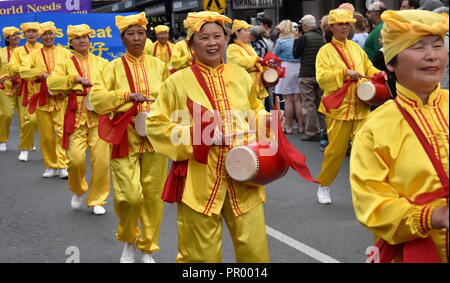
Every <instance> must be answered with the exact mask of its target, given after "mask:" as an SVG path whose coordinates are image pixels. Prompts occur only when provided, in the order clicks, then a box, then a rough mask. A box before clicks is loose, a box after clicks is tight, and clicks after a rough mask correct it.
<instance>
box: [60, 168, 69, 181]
mask: <svg viewBox="0 0 450 283" xmlns="http://www.w3.org/2000/svg"><path fill="white" fill-rule="evenodd" d="M58 175H59V177H60V178H61V179H67V178H68V177H69V172H67V168H63V169H58Z"/></svg>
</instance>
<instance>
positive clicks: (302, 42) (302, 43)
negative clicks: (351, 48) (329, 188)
mask: <svg viewBox="0 0 450 283" xmlns="http://www.w3.org/2000/svg"><path fill="white" fill-rule="evenodd" d="M300 23H301V26H302V30H303V35H302V36H301V37H300V38H299V39H297V40H295V42H294V48H293V56H294V58H300V60H301V61H300V62H301V68H300V73H299V78H298V82H299V87H300V95H301V97H302V103H303V108H304V109H305V110H306V113H305V115H304V117H305V135H304V136H303V137H302V140H303V141H313V140H323V141H322V142H321V145H322V144H323V145H325V140H326V138H325V133H326V125H325V116H323V115H322V114H320V113H318V112H317V110H318V108H319V104H320V100H321V99H322V95H323V90H322V89H321V88H320V87H319V84H318V83H317V80H316V57H317V53H318V52H319V50H320V48H321V47H322V46H323V45H324V44H325V41H324V40H323V35H322V32H321V31H320V29H319V28H318V27H317V23H316V18H315V17H314V16H313V15H305V16H303V17H302V19H301V20H300Z"/></svg>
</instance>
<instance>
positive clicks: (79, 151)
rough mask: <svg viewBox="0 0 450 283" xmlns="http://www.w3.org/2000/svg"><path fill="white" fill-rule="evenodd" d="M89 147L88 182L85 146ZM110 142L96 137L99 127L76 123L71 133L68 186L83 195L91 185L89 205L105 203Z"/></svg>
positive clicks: (88, 198) (107, 193) (108, 188)
mask: <svg viewBox="0 0 450 283" xmlns="http://www.w3.org/2000/svg"><path fill="white" fill-rule="evenodd" d="M88 148H89V158H90V162H91V181H90V185H89V186H88V183H87V182H86V178H85V177H86V150H87V149H88ZM109 156H110V154H109V145H108V144H107V143H106V142H104V141H103V140H102V139H100V138H99V137H98V128H97V127H93V128H88V127H87V125H86V124H84V125H81V126H79V127H78V128H76V129H75V132H74V133H73V134H72V135H70V139H69V148H68V149H67V157H68V159H69V162H68V165H69V166H68V172H69V180H68V184H69V189H70V190H71V191H72V192H73V193H74V194H76V195H79V196H81V195H83V194H85V193H86V192H87V190H88V187H89V188H90V190H89V194H88V196H87V198H86V203H87V206H88V207H92V206H96V205H102V206H103V205H105V204H106V202H105V200H106V199H107V198H108V195H109V191H110V181H109V176H110V175H109Z"/></svg>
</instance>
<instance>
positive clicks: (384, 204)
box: [350, 83, 449, 262]
mask: <svg viewBox="0 0 450 283" xmlns="http://www.w3.org/2000/svg"><path fill="white" fill-rule="evenodd" d="M397 91H398V92H397V93H398V96H397V100H398V102H399V103H400V104H401V106H402V107H403V108H404V109H405V110H406V111H407V112H408V113H409V114H410V115H411V116H412V117H413V119H414V120H415V122H416V123H417V124H418V126H419V127H420V129H421V131H422V132H423V133H424V135H425V136H426V137H427V139H428V141H429V143H430V144H431V145H432V147H433V149H434V151H435V154H436V157H437V159H438V160H439V161H440V162H442V164H443V167H444V169H445V171H446V173H447V175H448V173H449V172H448V168H449V142H448V127H449V116H448V115H449V108H448V107H449V96H448V90H442V89H440V88H439V87H438V88H437V89H436V90H435V91H434V92H433V93H432V94H431V95H430V97H429V100H428V104H426V105H423V103H422V101H421V100H420V99H419V97H418V96H417V95H415V94H414V92H412V91H411V90H409V89H406V88H405V87H403V86H402V85H400V84H398V83H397ZM350 183H351V186H352V196H353V206H354V210H355V214H356V217H357V219H358V221H359V222H361V224H363V225H364V226H365V227H367V228H368V229H369V230H370V231H372V232H373V233H374V234H375V239H376V240H377V239H379V238H380V237H381V238H382V239H384V240H385V241H387V242H388V243H390V244H400V243H404V242H408V241H411V240H414V239H417V238H419V237H422V238H426V237H428V236H429V235H430V234H431V235H432V237H433V240H434V242H435V244H436V247H437V249H438V251H439V254H440V255H441V260H442V261H444V262H445V261H448V259H447V254H448V231H446V230H435V229H431V215H432V211H433V210H434V208H435V207H440V206H444V205H446V204H448V199H443V198H440V199H437V200H435V201H433V202H431V203H429V204H425V205H415V204H411V203H410V202H409V201H408V200H407V199H406V198H409V199H410V200H414V199H415V198H416V197H417V196H418V195H420V194H423V193H427V192H433V191H435V190H436V189H438V188H440V187H441V186H442V184H441V183H440V180H439V178H438V175H437V173H436V171H435V169H434V167H433V165H432V163H431V162H430V159H429V157H428V156H427V154H426V153H425V151H424V150H423V147H422V145H421V144H420V142H419V139H418V138H417V137H416V135H415V133H414V132H413V130H412V129H411V127H410V126H409V124H408V123H407V122H406V120H405V119H404V118H403V116H402V114H401V113H400V111H399V109H398V107H397V106H396V104H395V103H394V101H388V102H386V103H385V104H383V105H382V106H380V107H379V108H377V109H376V111H374V112H373V113H371V114H370V115H369V117H368V118H367V120H366V121H365V123H364V126H363V127H362V128H361V130H360V131H359V132H358V134H357V135H356V138H355V141H354V143H353V148H352V155H351V159H350ZM425 212H427V213H425ZM426 215H428V217H425V216H426Z"/></svg>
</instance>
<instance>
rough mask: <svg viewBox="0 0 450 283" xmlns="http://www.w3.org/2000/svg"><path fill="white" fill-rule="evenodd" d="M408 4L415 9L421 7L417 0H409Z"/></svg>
mask: <svg viewBox="0 0 450 283" xmlns="http://www.w3.org/2000/svg"><path fill="white" fill-rule="evenodd" d="M408 5H409V6H410V7H414V9H418V8H420V2H419V1H417V0H408Z"/></svg>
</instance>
